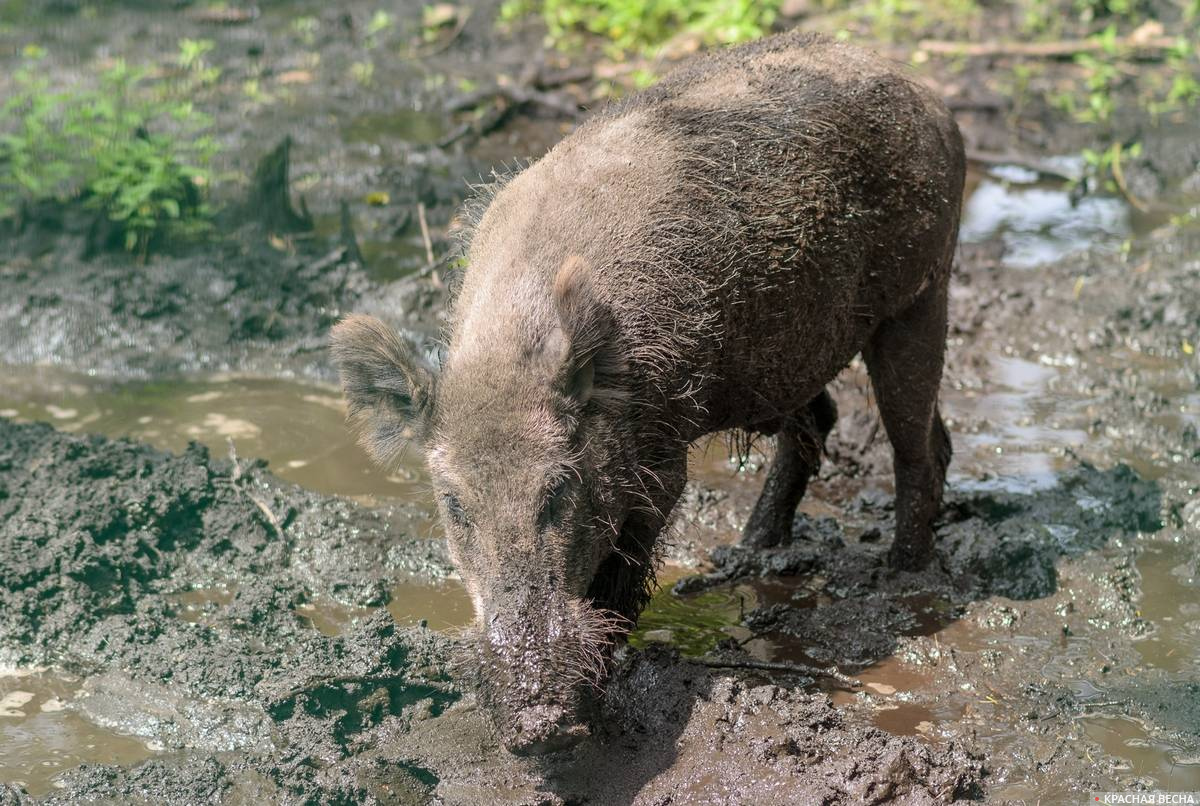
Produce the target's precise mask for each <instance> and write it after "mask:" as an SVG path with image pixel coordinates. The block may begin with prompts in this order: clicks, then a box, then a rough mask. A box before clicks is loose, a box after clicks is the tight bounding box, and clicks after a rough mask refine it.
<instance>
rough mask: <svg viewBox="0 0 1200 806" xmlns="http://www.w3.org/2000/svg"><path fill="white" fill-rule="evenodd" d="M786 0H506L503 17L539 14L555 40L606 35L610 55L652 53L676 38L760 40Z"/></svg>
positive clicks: (566, 42) (564, 42)
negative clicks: (582, 35)
mask: <svg viewBox="0 0 1200 806" xmlns="http://www.w3.org/2000/svg"><path fill="white" fill-rule="evenodd" d="M780 3H781V0H507V2H505V3H504V4H503V6H502V7H501V12H500V13H501V19H503V20H505V21H511V20H514V19H517V18H519V17H523V16H525V15H527V14H531V13H536V14H540V16H541V17H542V19H543V21H544V22H545V24H546V29H547V31H548V32H549V36H550V39H551V41H552V42H553V43H554V44H555V45H556V46H558V47H560V48H566V47H571V46H574V45H577V44H578V43H579V42H580V41H581V39H580V35H581V34H584V33H590V34H595V35H599V36H601V37H603V38H604V39H605V40H607V42H608V48H607V49H608V50H609V52H610V55H621V54H626V53H634V54H640V55H643V56H652V55H653V54H654V53H655V52H656V51H657V50H658V49H659V48H661V47H662V46H663V45H664V44H666V43H667V42H668V41H669V40H671V39H674V38H675V37H695V38H697V39H699V41H700V42H701V43H703V44H705V45H718V44H728V43H733V42H744V41H746V40H750V39H756V38H758V37H761V36H763V35H765V34H766V33H768V32H769V31H770V29H771V25H772V24H773V23H774V22H775V18H776V16H777V15H778V12H779V6H780Z"/></svg>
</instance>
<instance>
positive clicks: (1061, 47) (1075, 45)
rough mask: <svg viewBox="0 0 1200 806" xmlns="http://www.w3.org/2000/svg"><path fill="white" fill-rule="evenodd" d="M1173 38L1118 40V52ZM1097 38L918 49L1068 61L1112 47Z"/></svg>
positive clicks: (1161, 45) (940, 43) (1152, 47)
mask: <svg viewBox="0 0 1200 806" xmlns="http://www.w3.org/2000/svg"><path fill="white" fill-rule="evenodd" d="M1175 43H1176V40H1175V39H1172V38H1171V37H1169V36H1152V37H1134V36H1126V37H1122V38H1120V39H1118V40H1116V43H1115V44H1116V48H1117V49H1118V50H1136V51H1142V52H1150V51H1164V50H1168V49H1170V48H1172V47H1174V46H1175ZM1111 46H1112V43H1108V44H1106V43H1104V42H1101V41H1099V40H1097V39H1066V40H1061V41H1058V42H952V41H947V40H943V39H923V40H921V41H920V42H918V43H917V50H923V51H925V52H926V53H932V54H935V55H938V56H1033V57H1038V58H1043V59H1064V58H1068V57H1071V56H1074V55H1076V54H1077V53H1096V52H1099V51H1104V50H1106V49H1107V48H1108V47H1111Z"/></svg>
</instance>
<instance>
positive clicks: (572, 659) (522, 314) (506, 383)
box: [332, 260, 649, 754]
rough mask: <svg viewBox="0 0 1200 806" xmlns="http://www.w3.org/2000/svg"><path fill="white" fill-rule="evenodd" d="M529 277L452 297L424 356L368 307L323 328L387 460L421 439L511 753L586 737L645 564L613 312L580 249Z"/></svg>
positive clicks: (376, 449) (354, 419)
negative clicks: (631, 545) (495, 291)
mask: <svg viewBox="0 0 1200 806" xmlns="http://www.w3.org/2000/svg"><path fill="white" fill-rule="evenodd" d="M531 283H532V284H531V286H530V287H528V288H516V289H511V290H510V293H508V294H506V295H505V296H506V299H504V300H499V299H497V300H493V302H494V303H495V304H494V305H493V306H492V308H493V309H492V310H487V309H486V308H487V306H485V305H481V304H480V302H479V301H478V299H476V300H474V301H473V302H472V304H471V305H470V307H469V308H468V310H467V311H466V312H465V313H464V312H463V311H461V310H459V311H457V313H456V323H455V327H454V329H453V331H452V336H451V343H450V345H449V349H448V352H447V354H446V358H445V361H444V362H443V365H442V366H441V367H440V368H437V369H435V368H434V367H432V366H429V365H428V364H426V363H425V362H424V361H423V360H422V359H421V358H420V357H419V355H418V354H417V353H415V352H414V350H413V349H412V347H411V346H410V345H409V344H407V343H406V342H405V341H403V340H402V339H400V338H399V337H398V336H397V335H396V334H395V333H394V332H393V331H392V330H391V329H390V328H388V327H387V326H386V325H384V324H383V323H382V322H380V321H379V320H377V319H374V318H372V317H368V316H358V315H356V316H351V317H349V318H347V319H345V320H344V321H342V322H341V323H340V324H339V325H337V327H336V328H335V329H334V331H333V337H332V338H333V341H332V349H333V356H334V359H335V361H336V363H337V365H338V367H339V370H340V373H341V377H342V384H343V387H344V390H345V394H346V398H347V402H348V405H349V420H350V422H351V425H352V426H353V427H354V428H355V429H356V430H357V431H358V433H359V435H360V438H361V442H362V444H363V445H364V446H365V447H366V448H367V450H368V451H369V452H370V453H371V455H372V457H373V458H374V459H375V460H376V461H377V462H379V463H380V464H382V465H384V466H388V465H390V464H392V463H394V461H395V460H396V458H397V457H398V455H399V453H400V452H401V451H402V450H403V448H404V446H405V445H406V444H411V443H414V442H415V443H418V444H420V445H421V446H422V447H423V449H424V451H425V456H426V461H427V464H428V466H429V471H430V476H431V478H432V482H433V489H434V492H435V495H436V497H437V501H438V505H439V508H440V514H441V519H442V522H443V524H444V526H445V531H446V536H447V539H448V542H449V547H450V553H451V557H452V559H453V561H454V562H455V564H456V566H457V568H458V570H459V572H460V574H461V576H462V579H463V582H464V583H465V585H466V588H467V590H468V592H469V593H470V595H471V598H472V599H473V601H474V605H475V615H476V620H475V627H474V640H473V642H472V646H473V647H474V650H475V654H476V655H477V659H478V664H477V665H478V668H479V669H480V670H481V673H480V680H479V684H480V694H481V699H482V701H483V702H484V703H485V704H486V705H487V706H488V707H489V708H490V710H491V712H492V714H493V717H494V719H495V722H496V725H497V728H498V730H499V733H500V737H501V740H502V741H503V742H504V744H505V745H506V746H507V747H508V748H509V749H510V750H512V751H513V752H516V753H522V754H540V753H544V752H549V751H552V750H556V749H561V748H565V747H569V746H571V745H572V744H574V743H575V742H576V741H578V740H579V739H580V738H581V737H583V736H585V735H587V733H588V730H589V729H588V727H587V716H586V714H587V712H588V710H589V705H590V704H592V703H593V702H594V697H593V696H592V695H593V694H594V693H595V692H596V691H597V690H598V688H599V686H600V684H601V682H602V680H603V678H604V676H605V674H606V672H607V667H608V664H609V660H610V658H611V652H610V647H611V642H612V640H613V638H614V636H615V635H616V634H619V633H620V632H621V629H622V627H623V626H625V627H627V625H628V623H629V619H631V618H633V617H634V616H635V615H636V609H637V606H639V605H640V604H641V602H642V601H643V600H642V599H641V598H640V597H642V596H643V595H644V588H645V583H646V579H647V571H648V568H647V566H648V565H649V549H648V547H643V548H646V550H645V551H644V552H638V551H634V552H633V553H641V555H642V556H640V557H632V556H630V552H629V551H626V550H623V549H622V548H620V547H619V540H620V535H621V533H622V525H623V524H624V523H625V521H626V519H627V518H628V517H629V516H630V513H631V511H634V510H636V509H637V507H638V503H637V498H636V497H632V496H631V494H630V490H631V489H633V488H634V487H635V486H636V484H637V480H636V478H631V477H630V476H629V473H630V470H629V468H634V467H636V466H637V465H636V462H635V461H633V459H634V456H633V453H634V452H633V449H632V447H631V444H632V437H631V431H632V428H631V426H630V425H629V424H628V423H629V422H630V418H629V416H628V415H629V412H628V411H627V409H628V407H629V406H630V400H629V395H628V394H627V393H626V392H625V391H624V390H623V387H622V376H623V364H622V362H621V361H620V360H619V359H617V358H616V357H615V356H616V354H617V351H616V350H615V349H614V348H613V345H612V335H613V333H614V332H615V331H614V328H613V327H612V324H611V320H610V319H608V318H607V316H606V313H605V308H604V306H602V305H600V304H599V303H597V301H596V299H595V297H594V295H593V294H592V293H591V287H590V284H589V282H588V281H587V278H586V272H585V271H584V269H583V268H582V264H581V261H579V260H574V261H572V260H567V261H566V262H565V263H564V264H563V266H562V268H561V270H560V271H559V272H558V273H557V274H556V276H554V277H553V278H552V279H551V280H549V281H545V280H544V281H543V283H542V287H541V288H540V289H539V288H537V286H536V283H534V282H533V281H531ZM460 304H462V300H461V299H460ZM481 308H483V310H480V309H481ZM642 498H643V499H644V498H645V495H644V493H643V494H642Z"/></svg>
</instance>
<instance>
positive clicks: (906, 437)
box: [863, 282, 950, 570]
mask: <svg viewBox="0 0 1200 806" xmlns="http://www.w3.org/2000/svg"><path fill="white" fill-rule="evenodd" d="M945 348H946V284H945V282H941V283H934V284H932V285H930V287H929V288H928V289H927V290H926V291H925V292H924V293H922V294H921V296H920V297H918V298H917V300H916V302H914V303H913V305H912V306H911V307H910V308H908V310H906V311H904V312H903V313H901V314H900V315H899V316H897V317H895V318H894V319H891V320H888V321H885V322H884V323H883V324H881V325H880V326H879V328H878V329H877V330H876V331H875V333H874V335H873V336H872V337H871V340H870V342H869V344H868V345H867V348H866V349H865V350H863V357H864V358H865V359H866V363H867V369H868V370H869V371H870V373H871V386H872V387H874V390H875V398H876V401H877V403H878V406H879V414H880V417H881V418H882V420H883V426H884V428H885V429H886V430H887V435H888V439H889V440H890V441H891V443H892V454H893V459H894V464H895V475H896V538H895V541H894V542H893V543H892V549H891V552H890V553H889V554H888V563H889V564H890V565H891V566H892V567H893V568H898V569H903V570H919V569H921V568H924V567H925V565H926V563H928V562H929V559H930V557H931V556H932V554H933V519H934V517H935V516H936V515H937V511H938V507H939V506H940V505H941V502H942V486H943V485H944V483H945V480H946V466H947V465H948V464H949V463H950V435H949V434H948V433H947V432H946V426H945V425H944V424H943V423H942V418H941V415H940V414H939V413H938V405H937V397H938V385H939V383H940V382H941V378H942V360H943V355H944V353H945Z"/></svg>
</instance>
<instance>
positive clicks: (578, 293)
mask: <svg viewBox="0 0 1200 806" xmlns="http://www.w3.org/2000/svg"><path fill="white" fill-rule="evenodd" d="M553 293H554V305H555V308H556V309H557V311H558V318H559V327H558V328H556V329H555V331H554V333H553V334H552V336H551V338H550V339H549V340H548V351H549V352H550V353H552V354H554V359H555V360H556V361H557V362H558V363H557V371H556V382H557V383H558V384H559V388H560V389H561V390H562V392H563V393H564V394H565V395H566V396H567V397H568V398H570V399H571V400H573V401H575V403H576V404H577V405H578V406H581V407H582V406H584V405H586V404H587V403H588V402H589V401H591V400H593V399H596V400H601V401H603V400H608V399H612V398H613V397H617V396H620V392H619V388H620V386H619V383H620V379H621V377H622V375H623V374H622V373H621V372H620V369H619V362H618V361H617V359H616V345H615V344H614V342H613V335H614V328H613V324H612V317H611V314H610V313H609V311H608V310H607V308H605V306H604V305H602V304H601V301H600V299H599V297H598V296H597V295H596V293H595V289H594V288H593V286H592V278H591V273H590V271H589V269H588V266H587V262H586V261H585V260H584V259H583V258H582V257H580V256H579V255H570V256H569V257H567V259H566V260H565V261H563V264H562V267H561V268H560V269H559V271H558V274H557V275H556V276H555V278H554V292H553Z"/></svg>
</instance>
